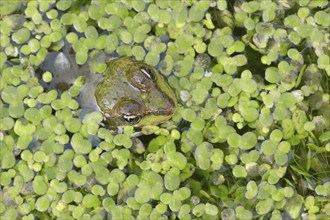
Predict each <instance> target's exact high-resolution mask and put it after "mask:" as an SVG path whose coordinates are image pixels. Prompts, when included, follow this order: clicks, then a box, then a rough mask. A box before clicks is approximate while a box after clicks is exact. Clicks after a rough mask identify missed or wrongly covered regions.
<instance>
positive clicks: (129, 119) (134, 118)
mask: <svg viewBox="0 0 330 220" xmlns="http://www.w3.org/2000/svg"><path fill="white" fill-rule="evenodd" d="M123 118H124V120H125V121H127V122H128V123H130V124H136V123H138V122H139V121H140V120H141V117H140V116H138V115H123Z"/></svg>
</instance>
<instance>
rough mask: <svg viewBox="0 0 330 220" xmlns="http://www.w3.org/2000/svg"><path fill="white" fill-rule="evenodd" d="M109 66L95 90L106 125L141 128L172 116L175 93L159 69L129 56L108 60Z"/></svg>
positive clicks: (174, 105) (174, 106)
mask: <svg viewBox="0 0 330 220" xmlns="http://www.w3.org/2000/svg"><path fill="white" fill-rule="evenodd" d="M107 66H108V67H107V69H106V71H105V72H104V75H103V78H102V79H101V80H100V81H99V82H98V84H97V85H96V88H95V93H94V95H95V98H96V103H97V105H98V107H99V108H100V110H101V112H102V114H103V116H104V117H105V122H106V125H107V126H109V127H121V126H124V125H132V126H134V127H140V126H144V125H156V124H160V123H162V122H164V121H166V120H168V119H169V118H171V116H172V115H173V113H174V111H175V108H176V98H175V94H174V92H173V90H172V89H171V88H170V86H169V85H168V83H167V81H166V79H165V78H164V76H163V75H161V73H160V72H159V71H158V70H157V69H155V68H154V67H151V66H148V65H147V64H145V63H143V62H139V61H136V60H134V59H132V58H129V57H120V58H116V59H112V60H109V61H108V63H107Z"/></svg>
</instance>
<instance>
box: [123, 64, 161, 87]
mask: <svg viewBox="0 0 330 220" xmlns="http://www.w3.org/2000/svg"><path fill="white" fill-rule="evenodd" d="M128 74H129V76H127V80H128V82H129V83H130V84H131V85H132V86H134V87H135V88H137V89H139V90H141V91H143V92H147V91H150V89H151V88H152V87H153V86H154V85H155V81H156V80H157V77H156V75H155V73H154V71H153V70H151V69H150V68H139V69H135V70H134V71H130V72H128Z"/></svg>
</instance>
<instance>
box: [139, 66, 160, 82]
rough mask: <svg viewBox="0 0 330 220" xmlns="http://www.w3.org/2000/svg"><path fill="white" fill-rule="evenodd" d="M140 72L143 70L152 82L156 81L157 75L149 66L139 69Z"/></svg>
mask: <svg viewBox="0 0 330 220" xmlns="http://www.w3.org/2000/svg"><path fill="white" fill-rule="evenodd" d="M141 72H143V73H144V74H145V75H146V76H147V77H148V78H149V79H151V80H152V81H153V82H156V80H157V76H156V75H155V74H154V72H153V71H152V70H151V69H149V68H146V69H141Z"/></svg>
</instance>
